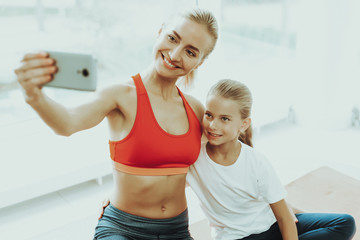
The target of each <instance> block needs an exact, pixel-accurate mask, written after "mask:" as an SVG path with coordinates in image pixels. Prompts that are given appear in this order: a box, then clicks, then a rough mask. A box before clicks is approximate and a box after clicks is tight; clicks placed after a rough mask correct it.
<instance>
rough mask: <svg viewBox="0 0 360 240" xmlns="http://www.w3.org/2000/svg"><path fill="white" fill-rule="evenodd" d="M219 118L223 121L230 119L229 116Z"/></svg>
mask: <svg viewBox="0 0 360 240" xmlns="http://www.w3.org/2000/svg"><path fill="white" fill-rule="evenodd" d="M221 120H223V121H225V122H226V121H230V118H227V117H222V118H221Z"/></svg>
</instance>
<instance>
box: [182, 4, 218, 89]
mask: <svg viewBox="0 0 360 240" xmlns="http://www.w3.org/2000/svg"><path fill="white" fill-rule="evenodd" d="M180 16H182V17H183V18H185V19H187V20H190V21H193V22H195V23H197V24H200V25H203V26H205V27H206V30H207V31H208V33H209V34H210V36H211V37H212V38H213V45H212V46H211V48H210V49H208V51H207V52H206V53H205V55H204V57H203V60H204V59H206V58H207V57H208V56H209V54H210V53H211V52H212V51H213V50H214V48H215V45H216V42H217V39H218V24H217V21H216V18H215V16H214V15H213V14H212V13H211V12H210V11H208V10H204V9H199V8H196V9H192V10H189V11H186V12H184V13H183V14H181V15H180ZM195 71H196V70H193V71H191V72H189V73H188V74H187V75H186V76H184V77H183V78H182V79H181V82H182V84H183V85H184V87H188V86H190V85H191V84H192V83H193V81H194V78H195V74H196V73H195Z"/></svg>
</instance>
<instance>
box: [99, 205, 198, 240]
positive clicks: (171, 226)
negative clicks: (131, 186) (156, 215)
mask: <svg viewBox="0 0 360 240" xmlns="http://www.w3.org/2000/svg"><path fill="white" fill-rule="evenodd" d="M188 222H189V218H188V211H187V210H185V211H184V212H183V213H181V214H180V215H178V216H176V217H173V218H167V219H151V218H144V217H139V216H135V215H132V214H129V213H126V212H123V211H121V210H119V209H117V208H115V207H114V206H113V205H112V204H111V203H110V205H109V206H107V207H106V208H105V210H104V214H103V216H102V218H101V219H100V220H99V222H98V225H97V226H96V228H95V236H94V240H133V239H136V240H142V239H144V240H152V239H154V240H159V239H163V240H165V239H166V240H169V239H178V240H193V238H192V237H191V236H190V233H189V223H188Z"/></svg>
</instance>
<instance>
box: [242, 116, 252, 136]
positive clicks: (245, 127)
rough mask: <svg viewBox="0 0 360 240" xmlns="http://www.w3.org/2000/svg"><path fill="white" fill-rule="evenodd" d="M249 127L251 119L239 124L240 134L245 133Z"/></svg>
mask: <svg viewBox="0 0 360 240" xmlns="http://www.w3.org/2000/svg"><path fill="white" fill-rule="evenodd" d="M250 125H251V118H249V117H248V118H245V119H244V120H243V122H242V124H241V132H245V131H246V130H247V129H248V128H249V127H250Z"/></svg>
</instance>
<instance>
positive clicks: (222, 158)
mask: <svg viewBox="0 0 360 240" xmlns="http://www.w3.org/2000/svg"><path fill="white" fill-rule="evenodd" d="M206 152H207V154H208V156H209V157H210V158H211V160H213V161H214V162H216V163H218V164H220V165H223V166H229V165H232V164H234V163H235V162H236V160H237V159H238V157H239V155H240V152H241V143H240V142H239V141H238V140H236V141H231V142H227V143H224V144H221V145H211V144H210V143H209V142H208V143H207V144H206Z"/></svg>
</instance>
